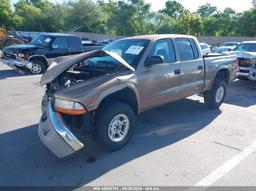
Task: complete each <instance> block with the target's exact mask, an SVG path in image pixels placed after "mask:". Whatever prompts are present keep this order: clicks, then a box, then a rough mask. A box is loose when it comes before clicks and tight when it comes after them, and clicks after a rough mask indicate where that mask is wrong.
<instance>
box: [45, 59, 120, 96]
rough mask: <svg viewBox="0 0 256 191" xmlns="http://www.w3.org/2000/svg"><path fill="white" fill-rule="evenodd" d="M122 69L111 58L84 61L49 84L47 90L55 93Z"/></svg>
mask: <svg viewBox="0 0 256 191" xmlns="http://www.w3.org/2000/svg"><path fill="white" fill-rule="evenodd" d="M121 67H122V65H120V63H119V62H118V61H116V60H114V59H113V58H112V57H110V56H103V57H94V58H91V59H86V60H82V61H80V62H78V63H75V64H74V65H72V66H71V67H70V68H68V69H67V70H66V71H64V72H63V73H62V74H60V75H59V76H58V77H57V78H56V79H54V80H53V81H52V82H51V83H50V84H47V90H48V91H51V93H54V92H55V91H57V90H60V89H62V88H68V87H71V86H73V85H75V84H77V83H81V82H84V81H86V80H88V79H90V78H92V77H97V76H100V75H107V74H111V73H113V72H115V71H117V70H119V69H120V68H121Z"/></svg>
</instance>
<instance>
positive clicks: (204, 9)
mask: <svg viewBox="0 0 256 191" xmlns="http://www.w3.org/2000/svg"><path fill="white" fill-rule="evenodd" d="M197 13H198V15H200V16H201V17H208V16H213V15H215V14H217V13H218V12H217V7H215V6H212V5H211V4H209V3H206V4H205V5H202V6H200V7H199V8H198V9H197Z"/></svg>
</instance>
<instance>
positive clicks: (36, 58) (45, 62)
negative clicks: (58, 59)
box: [29, 56, 48, 66]
mask: <svg viewBox="0 0 256 191" xmlns="http://www.w3.org/2000/svg"><path fill="white" fill-rule="evenodd" d="M34 60H40V61H42V62H43V63H44V64H45V66H47V65H48V62H47V60H46V59H45V58H44V57H42V56H35V57H32V58H30V59H29V61H34Z"/></svg>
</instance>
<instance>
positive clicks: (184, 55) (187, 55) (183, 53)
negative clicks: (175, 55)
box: [175, 38, 195, 61]
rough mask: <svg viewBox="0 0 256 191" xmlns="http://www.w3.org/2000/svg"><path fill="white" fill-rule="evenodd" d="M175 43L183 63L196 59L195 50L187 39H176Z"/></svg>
mask: <svg viewBox="0 0 256 191" xmlns="http://www.w3.org/2000/svg"><path fill="white" fill-rule="evenodd" d="M175 43H176V46H177V48H178V51H179V55H180V60H181V61H187V60H193V59H195V55H194V51H193V48H192V46H191V44H190V42H189V40H188V39H187V38H176V39H175Z"/></svg>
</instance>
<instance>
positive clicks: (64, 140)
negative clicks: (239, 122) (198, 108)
mask: <svg viewBox="0 0 256 191" xmlns="http://www.w3.org/2000/svg"><path fill="white" fill-rule="evenodd" d="M237 69H238V67H237V59H236V57H235V56H219V57H203V56H202V53H201V49H200V46H199V43H198V41H197V39H196V38H195V37H193V36H186V35H174V34H170V35H147V36H136V37H129V38H124V39H120V40H117V41H114V42H112V43H111V44H109V45H107V46H106V47H105V48H104V49H103V50H97V51H91V52H87V53H82V54H79V55H76V56H72V57H71V58H68V59H65V60H63V61H61V62H59V63H53V64H51V66H50V67H49V68H48V69H47V71H46V72H45V74H44V75H43V76H42V78H41V85H43V86H44V87H45V88H46V92H45V95H44V96H43V100H42V117H41V120H40V124H39V128H38V133H39V137H40V139H41V141H42V142H43V143H44V144H45V145H46V146H47V147H48V148H49V149H50V150H51V151H52V152H53V153H54V154H55V155H56V156H58V157H60V158H61V157H65V156H67V155H70V154H72V153H75V152H76V151H78V150H80V149H82V148H83V147H86V146H85V145H84V143H83V141H82V140H83V136H84V135H86V134H91V135H92V137H94V138H95V140H97V141H98V142H99V143H100V144H101V145H102V146H103V147H105V148H106V149H107V150H110V151H116V150H118V149H121V148H122V147H124V146H125V145H126V144H127V143H128V142H129V140H130V139H131V137H132V135H133V133H134V130H135V120H136V115H137V114H140V113H142V112H144V111H147V110H149V109H152V108H155V107H158V106H161V105H163V104H166V103H169V102H172V101H176V100H179V99H182V98H185V97H188V96H191V95H194V94H199V93H203V95H204V100H205V104H206V106H207V107H209V108H213V109H216V108H218V107H219V106H220V105H221V104H222V102H223V99H224V98H225V94H226V86H227V84H228V83H229V82H231V81H232V80H233V79H234V78H235V77H236V73H237Z"/></svg>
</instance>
